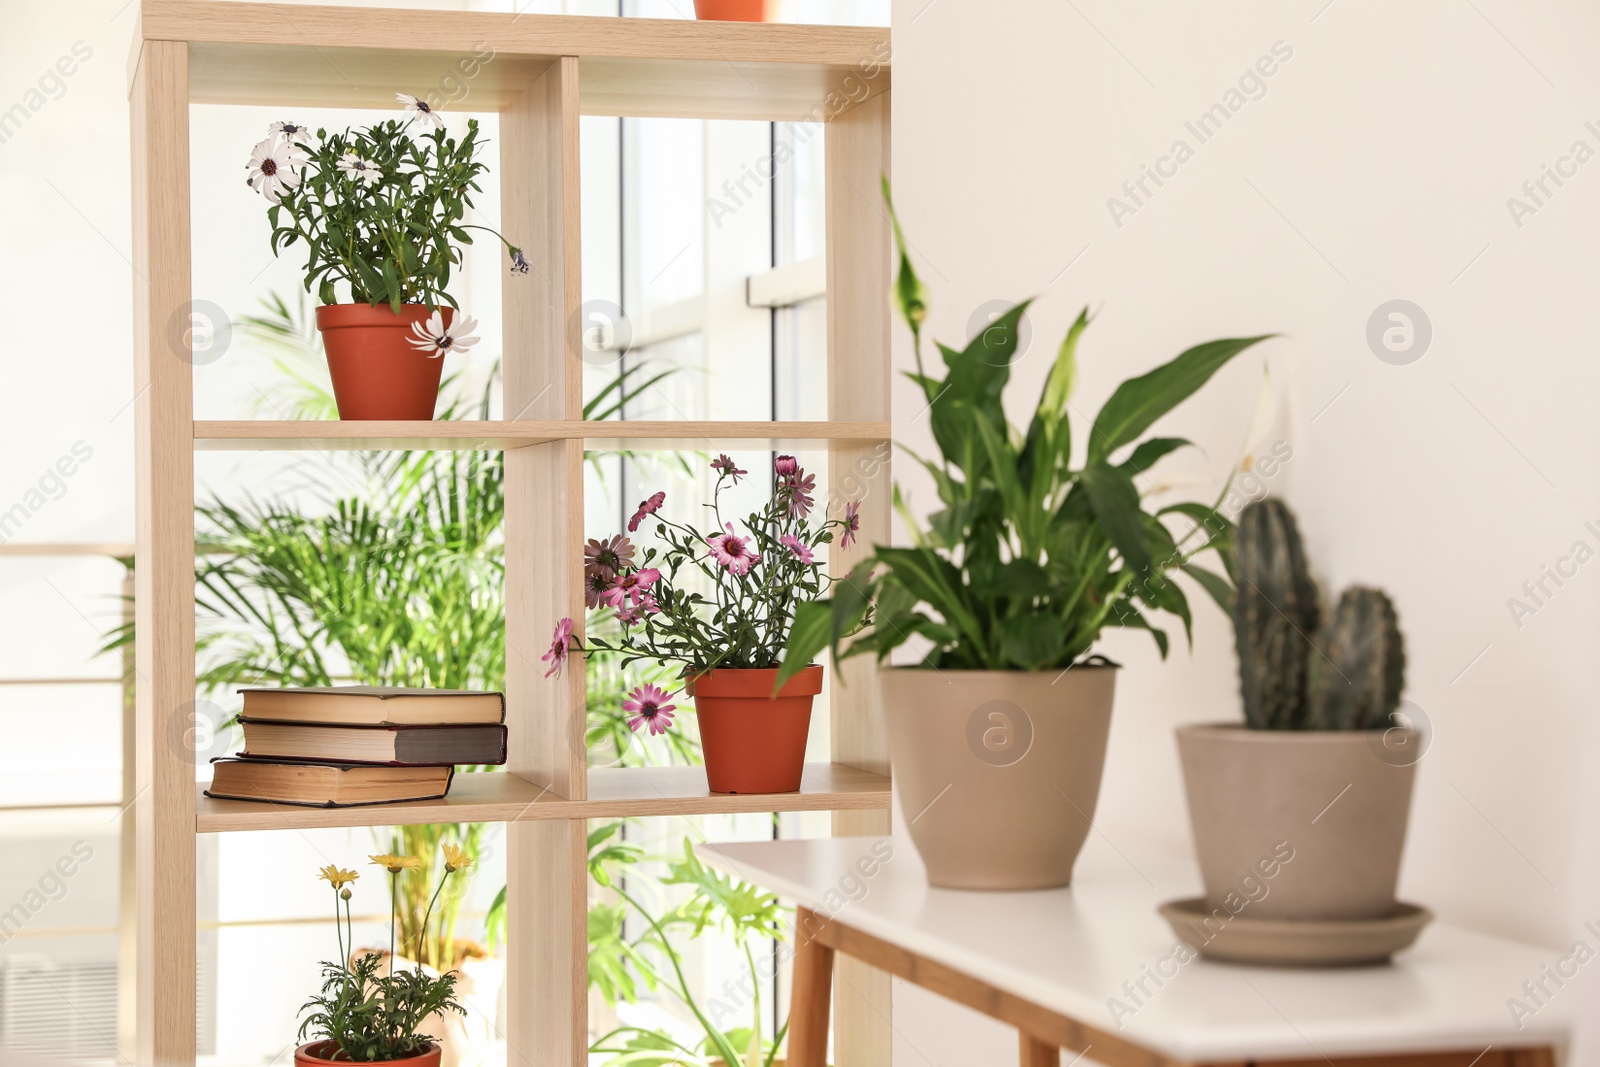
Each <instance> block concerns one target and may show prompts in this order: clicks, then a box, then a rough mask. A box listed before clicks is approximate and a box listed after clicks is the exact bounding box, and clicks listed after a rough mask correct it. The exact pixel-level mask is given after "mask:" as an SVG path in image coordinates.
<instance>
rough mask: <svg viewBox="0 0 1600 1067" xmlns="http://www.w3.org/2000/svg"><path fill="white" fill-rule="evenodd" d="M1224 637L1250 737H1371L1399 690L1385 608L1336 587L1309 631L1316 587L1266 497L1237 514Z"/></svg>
mask: <svg viewBox="0 0 1600 1067" xmlns="http://www.w3.org/2000/svg"><path fill="white" fill-rule="evenodd" d="M1234 566H1235V568H1236V573H1237V576H1238V583H1239V588H1238V593H1237V596H1236V599H1235V604H1234V637H1235V639H1236V644H1237V648H1238V652H1239V689H1240V694H1241V696H1242V697H1243V702H1244V712H1245V721H1246V723H1247V724H1248V725H1249V726H1250V727H1252V728H1253V729H1257V730H1374V729H1382V728H1385V727H1387V726H1388V725H1389V723H1390V722H1391V721H1392V720H1393V716H1394V713H1395V710H1396V709H1397V708H1398V707H1399V706H1400V694H1401V691H1402V690H1403V689H1404V688H1405V670H1406V654H1405V642H1404V638H1403V637H1402V635H1401V633H1400V622H1399V618H1398V617H1397V616H1396V614H1395V610H1394V604H1393V603H1391V602H1390V600H1389V598H1388V597H1387V596H1386V595H1385V594H1384V593H1382V592H1381V591H1379V590H1377V589H1368V588H1364V587H1361V586H1354V587H1352V588H1350V589H1346V590H1345V591H1344V594H1343V595H1342V596H1341V597H1340V598H1339V602H1338V604H1336V605H1335V607H1334V609H1333V613H1332V614H1331V615H1330V616H1329V617H1328V618H1327V620H1326V621H1322V622H1321V623H1320V625H1319V619H1320V618H1321V612H1320V609H1319V606H1318V600H1317V589H1316V586H1315V584H1314V583H1313V582H1312V580H1311V577H1310V574H1309V568H1308V566H1307V563H1306V557H1305V549H1304V548H1303V547H1302V545H1301V542H1300V532H1299V528H1298V526H1297V524H1296V522H1295V518H1294V513H1293V512H1292V511H1290V510H1289V508H1288V506H1287V505H1285V504H1283V503H1282V502H1280V501H1276V500H1261V501H1256V502H1255V503H1252V504H1250V505H1248V506H1247V507H1246V508H1245V509H1244V511H1243V512H1242V513H1241V514H1240V516H1239V533H1238V543H1237V550H1236V558H1235V561H1234Z"/></svg>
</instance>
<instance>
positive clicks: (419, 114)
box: [394, 93, 444, 129]
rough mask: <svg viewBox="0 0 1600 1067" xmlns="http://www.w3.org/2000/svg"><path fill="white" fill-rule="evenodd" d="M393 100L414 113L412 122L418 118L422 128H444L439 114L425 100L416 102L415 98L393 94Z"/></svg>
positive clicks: (403, 94) (402, 94)
mask: <svg viewBox="0 0 1600 1067" xmlns="http://www.w3.org/2000/svg"><path fill="white" fill-rule="evenodd" d="M394 98H395V99H396V100H398V101H400V102H401V103H402V104H404V105H405V106H406V107H405V109H406V110H407V111H414V112H416V114H415V115H413V116H412V119H413V120H415V119H418V118H420V119H421V120H422V124H423V125H424V126H433V127H435V128H438V129H443V128H444V119H442V118H440V117H439V113H438V112H437V111H435V110H433V108H432V106H430V105H429V103H428V102H427V101H426V100H418V99H417V98H416V97H414V96H407V95H406V94H405V93H395V94H394Z"/></svg>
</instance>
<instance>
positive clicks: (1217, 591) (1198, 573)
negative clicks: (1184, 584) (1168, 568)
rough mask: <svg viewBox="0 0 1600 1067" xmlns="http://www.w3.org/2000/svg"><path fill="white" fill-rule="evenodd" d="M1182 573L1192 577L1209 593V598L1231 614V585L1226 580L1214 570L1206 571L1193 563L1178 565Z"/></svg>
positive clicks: (1226, 612) (1225, 612)
mask: <svg viewBox="0 0 1600 1067" xmlns="http://www.w3.org/2000/svg"><path fill="white" fill-rule="evenodd" d="M1179 569H1180V570H1182V571H1183V573H1185V574H1187V575H1188V576H1189V577H1191V578H1193V579H1194V580H1195V581H1196V582H1198V583H1199V584H1200V588H1202V589H1204V590H1205V591H1206V592H1207V593H1210V594H1211V599H1212V600H1215V601H1216V602H1217V607H1219V608H1221V609H1222V611H1223V613H1224V614H1226V615H1230V616H1231V615H1232V614H1233V586H1232V585H1229V584H1228V580H1227V579H1226V578H1224V577H1223V576H1222V575H1220V574H1218V573H1216V572H1215V571H1208V570H1206V569H1205V568H1204V567H1201V566H1199V565H1198V564H1194V563H1184V564H1181V565H1180V567H1179Z"/></svg>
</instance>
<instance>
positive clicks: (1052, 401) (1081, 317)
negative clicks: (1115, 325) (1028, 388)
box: [1036, 308, 1089, 419]
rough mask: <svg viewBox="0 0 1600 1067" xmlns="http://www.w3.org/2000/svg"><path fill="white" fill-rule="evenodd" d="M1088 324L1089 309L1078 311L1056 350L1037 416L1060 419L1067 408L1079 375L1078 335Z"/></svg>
mask: <svg viewBox="0 0 1600 1067" xmlns="http://www.w3.org/2000/svg"><path fill="white" fill-rule="evenodd" d="M1088 325H1089V309H1088V308H1084V309H1083V310H1082V311H1080V312H1078V318H1077V320H1076V321H1074V322H1073V324H1072V328H1071V329H1069V330H1068V331H1067V336H1066V339H1065V340H1064V341H1062V342H1061V347H1060V349H1058V350H1057V351H1056V361H1055V363H1054V364H1053V365H1052V366H1051V368H1050V376H1049V377H1048V378H1046V379H1045V382H1044V392H1043V393H1041V394H1040V396H1039V408H1038V411H1037V414H1036V417H1037V418H1040V419H1059V418H1060V417H1061V416H1062V414H1063V413H1064V412H1065V411H1066V410H1067V401H1068V400H1069V399H1071V397H1072V384H1073V382H1074V381H1076V380H1077V377H1078V337H1079V336H1080V335H1081V334H1082V333H1083V331H1084V330H1085V329H1086V328H1087V327H1088Z"/></svg>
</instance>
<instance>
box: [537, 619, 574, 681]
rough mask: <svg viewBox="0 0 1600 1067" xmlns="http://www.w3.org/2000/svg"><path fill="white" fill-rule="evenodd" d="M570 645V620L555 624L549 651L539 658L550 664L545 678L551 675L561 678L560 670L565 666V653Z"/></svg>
mask: <svg viewBox="0 0 1600 1067" xmlns="http://www.w3.org/2000/svg"><path fill="white" fill-rule="evenodd" d="M572 643H573V641H572V620H571V619H562V620H561V621H560V622H558V623H556V631H555V634H554V635H553V636H552V637H551V638H550V651H549V652H546V653H545V654H544V655H542V656H540V657H539V658H540V659H541V660H543V661H544V662H546V663H548V664H550V669H549V670H547V671H545V672H544V676H545V677H546V678H548V677H550V676H551V675H552V674H553V675H555V676H556V677H557V678H559V677H561V668H562V667H565V666H566V665H567V652H568V651H569V650H570V649H571V648H572Z"/></svg>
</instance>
